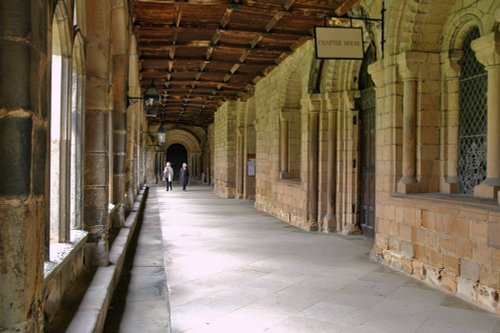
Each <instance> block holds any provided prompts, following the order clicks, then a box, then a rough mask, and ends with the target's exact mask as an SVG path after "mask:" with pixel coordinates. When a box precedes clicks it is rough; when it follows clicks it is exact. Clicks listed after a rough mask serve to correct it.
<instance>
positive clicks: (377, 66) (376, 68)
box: [368, 60, 384, 87]
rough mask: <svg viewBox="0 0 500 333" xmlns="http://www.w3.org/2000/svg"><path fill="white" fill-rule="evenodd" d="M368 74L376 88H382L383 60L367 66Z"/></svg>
mask: <svg viewBox="0 0 500 333" xmlns="http://www.w3.org/2000/svg"><path fill="white" fill-rule="evenodd" d="M368 74H370V75H371V76H372V80H373V82H374V83H375V86H376V87H382V86H383V85H384V62H383V60H378V61H376V62H374V63H373V64H371V65H369V66H368Z"/></svg>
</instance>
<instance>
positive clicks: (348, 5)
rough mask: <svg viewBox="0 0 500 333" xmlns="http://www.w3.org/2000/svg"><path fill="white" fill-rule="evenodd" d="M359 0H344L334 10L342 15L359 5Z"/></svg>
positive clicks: (338, 14)
mask: <svg viewBox="0 0 500 333" xmlns="http://www.w3.org/2000/svg"><path fill="white" fill-rule="evenodd" d="M360 2H361V0H345V1H344V2H343V3H342V4H341V5H340V6H338V8H337V9H336V10H335V14H337V16H344V15H345V14H347V12H348V11H350V10H351V9H353V8H354V7H356V6H357V5H359V3H360Z"/></svg>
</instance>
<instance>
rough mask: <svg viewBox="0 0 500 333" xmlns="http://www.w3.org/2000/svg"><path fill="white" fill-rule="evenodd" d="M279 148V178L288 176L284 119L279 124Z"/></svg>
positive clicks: (286, 138) (285, 121)
mask: <svg viewBox="0 0 500 333" xmlns="http://www.w3.org/2000/svg"><path fill="white" fill-rule="evenodd" d="M280 131H281V136H280V148H281V154H280V155H281V159H280V173H281V176H282V177H283V176H285V177H286V175H287V174H288V120H287V119H285V117H283V116H282V117H281V123H280Z"/></svg>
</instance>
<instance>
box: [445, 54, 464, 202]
mask: <svg viewBox="0 0 500 333" xmlns="http://www.w3.org/2000/svg"><path fill="white" fill-rule="evenodd" d="M461 58H462V50H458V49H456V50H451V51H449V54H448V58H447V59H445V66H444V67H445V68H444V73H445V75H446V84H447V86H446V94H447V96H448V103H447V112H446V120H447V121H446V133H447V134H446V136H447V142H446V144H447V151H448V153H447V155H446V156H445V159H446V175H445V188H444V189H443V190H444V192H447V193H457V192H458V190H459V181H458V160H457V158H458V116H459V112H460V107H459V104H460V103H459V90H460V64H459V61H460V59H461Z"/></svg>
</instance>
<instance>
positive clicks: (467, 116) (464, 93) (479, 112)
mask: <svg viewBox="0 0 500 333" xmlns="http://www.w3.org/2000/svg"><path fill="white" fill-rule="evenodd" d="M478 37H479V30H478V29H474V30H472V31H471V32H470V33H469V34H468V35H467V37H466V38H465V40H464V44H463V47H462V51H463V57H462V61H461V74H460V118H459V129H458V177H459V181H460V192H461V193H464V194H473V191H474V186H476V185H478V184H479V183H480V182H481V181H483V180H484V179H485V178H486V130H487V123H486V119H487V86H488V78H487V73H486V71H485V70H484V66H483V65H481V63H479V62H478V61H477V60H476V56H475V54H474V51H473V50H472V49H471V47H470V43H471V41H472V40H474V39H476V38H478Z"/></svg>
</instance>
